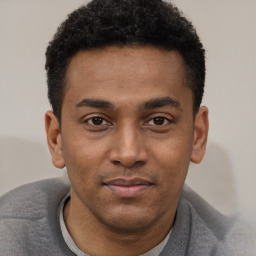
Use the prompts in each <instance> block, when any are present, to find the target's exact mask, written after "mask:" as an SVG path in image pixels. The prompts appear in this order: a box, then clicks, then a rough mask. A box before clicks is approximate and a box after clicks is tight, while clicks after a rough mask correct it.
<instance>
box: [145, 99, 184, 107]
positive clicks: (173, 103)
mask: <svg viewBox="0 0 256 256" xmlns="http://www.w3.org/2000/svg"><path fill="white" fill-rule="evenodd" d="M165 106H169V107H172V108H177V109H179V110H182V109H181V106H180V103H179V101H178V100H176V99H173V98H170V97H163V98H156V99H151V100H149V101H147V102H145V103H144V105H143V107H144V108H145V109H150V108H161V107H165Z"/></svg>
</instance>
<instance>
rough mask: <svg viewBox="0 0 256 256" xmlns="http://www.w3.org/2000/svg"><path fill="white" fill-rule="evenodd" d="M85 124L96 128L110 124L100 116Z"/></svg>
mask: <svg viewBox="0 0 256 256" xmlns="http://www.w3.org/2000/svg"><path fill="white" fill-rule="evenodd" d="M85 122H86V123H88V124H90V125H94V126H100V125H108V124H109V123H108V122H107V121H106V120H105V119H104V118H103V117H100V116H94V117H91V118H89V119H87V120H85Z"/></svg>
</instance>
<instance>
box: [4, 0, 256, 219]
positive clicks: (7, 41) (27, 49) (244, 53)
mask: <svg viewBox="0 0 256 256" xmlns="http://www.w3.org/2000/svg"><path fill="white" fill-rule="evenodd" d="M83 2H85V1H82V0H72V1H70V0H54V1H51V0H45V1H36V0H0V87H1V89H0V194H1V193H4V192H5V191H7V190H9V189H11V188H13V187H15V186H17V185H19V184H23V183H26V182H29V181H31V180H37V179H41V178H45V177H50V176H56V175H61V174H62V173H63V171H62V170H56V169H55V168H53V167H52V166H51V163H50V156H49V153H48V151H47V147H46V140H45V133H44V113H45V111H46V110H47V109H49V104H48V101H47V89H46V79H45V71H44V62H45V58H44V53H45V48H46V46H47V43H48V42H49V40H50V39H51V37H52V35H53V34H54V33H55V30H56V28H57V26H58V25H59V24H60V22H61V21H62V20H63V19H65V16H66V15H67V14H68V13H69V12H70V11H72V10H74V9H75V8H76V7H79V6H80V5H81V4H82V3H83ZM174 2H175V3H176V4H177V6H178V7H180V8H181V9H182V10H183V11H184V14H185V15H186V16H188V17H189V18H190V19H191V20H192V21H193V22H194V25H195V26H196V28H197V31H198V33H199V35H200V37H201V39H202V41H203V44H204V46H205V48H206V51H207V79H206V93H205V98H204V104H205V105H207V106H208V107H209V109H210V134H209V143H208V150H207V154H206V157H205V160H204V161H203V163H202V164H201V165H198V166H194V165H191V168H190V172H189V176H188V183H189V184H190V185H191V186H192V187H193V188H194V189H195V190H196V191H198V192H199V193H200V194H201V195H203V196H204V197H205V198H206V199H207V200H208V201H209V202H210V203H212V204H213V205H215V206H216V207H217V208H218V209H220V210H221V211H223V212H226V213H229V212H231V211H234V210H235V209H237V208H238V209H240V210H243V211H244V212H246V213H248V214H251V215H252V214H256V199H255V195H256V186H255V182H256V115H255V112H256V100H255V99H254V98H255V96H256V85H255V81H256V77H255V74H256V51H255V49H256V47H255V45H256V15H255V13H256V1H254V0H243V1H241V0H215V1H205V0H193V1H192V0H175V1H174Z"/></svg>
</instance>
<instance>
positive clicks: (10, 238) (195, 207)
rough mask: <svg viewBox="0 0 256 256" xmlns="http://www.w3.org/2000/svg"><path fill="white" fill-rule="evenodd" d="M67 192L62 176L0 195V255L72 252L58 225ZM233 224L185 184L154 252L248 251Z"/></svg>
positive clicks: (201, 254)
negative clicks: (173, 216) (167, 232)
mask: <svg viewBox="0 0 256 256" xmlns="http://www.w3.org/2000/svg"><path fill="white" fill-rule="evenodd" d="M69 191H70V184H69V182H68V180H67V179H66V178H55V179H48V180H43V181H39V182H34V183H31V184H27V185H24V186H21V187H19V188H17V189H14V190H12V191H10V192H8V193H7V194H5V195H3V196H2V197H1V198H0V256H23V255H24V256H25V255H26V256H27V255H29V256H33V255H35V256H49V255H54V256H64V255H67V256H74V255H75V254H74V253H73V252H72V251H71V250H70V249H69V247H68V246H67V244H66V242H65V240H64V238H63V235H62V231H61V226H60V216H61V215H60V210H61V202H62V201H63V199H64V198H65V197H66V196H67V194H68V193H69ZM234 226H237V224H236V221H235V220H234V218H229V217H226V216H223V215H222V214H220V213H219V212H217V211H216V210H214V209H213V208H212V207H211V206H210V205H209V204H207V203H206V202H205V201H204V200H203V199H202V198H201V197H200V196H198V195H197V194H196V193H195V192H194V191H192V190H191V189H190V188H188V187H187V186H184V187H183V191H182V194H181V197H180V200H179V205H178V209H177V214H176V219H175V222H174V225H173V227H172V232H171V234H170V236H169V239H168V241H167V243H166V244H165V246H164V248H163V249H162V251H161V253H160V254H159V255H160V256H167V255H168V256H169V255H170V256H171V255H174V256H183V255H190V256H206V255H211V256H212V255H218V256H219V255H230V256H233V255H236V256H238V255H247V254H245V251H244V250H241V246H240V242H241V239H240V238H242V237H244V234H240V231H241V229H236V230H239V233H236V232H234ZM239 227H240V226H239ZM243 230H246V229H243ZM240 235H241V236H240ZM245 235H246V234H245ZM250 236H251V235H250ZM248 237H249V236H248ZM238 242H239V243H238ZM238 244H239V245H238ZM236 245H237V246H238V249H237V248H235V246H236ZM239 248H240V249H239ZM239 250H241V254H240V252H239ZM234 251H235V254H234ZM248 255H249V254H248ZM251 255H253V254H251ZM255 255H256V254H255Z"/></svg>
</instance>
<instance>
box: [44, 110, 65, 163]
mask: <svg viewBox="0 0 256 256" xmlns="http://www.w3.org/2000/svg"><path fill="white" fill-rule="evenodd" d="M45 130H46V135H47V143H48V148H49V150H50V153H51V156H52V163H53V165H54V166H55V167H56V168H64V167H65V165H66V164H65V161H64V157H63V152H62V137H61V133H60V126H59V121H58V119H57V117H56V116H55V115H54V114H53V112H52V111H47V112H46V114H45Z"/></svg>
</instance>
